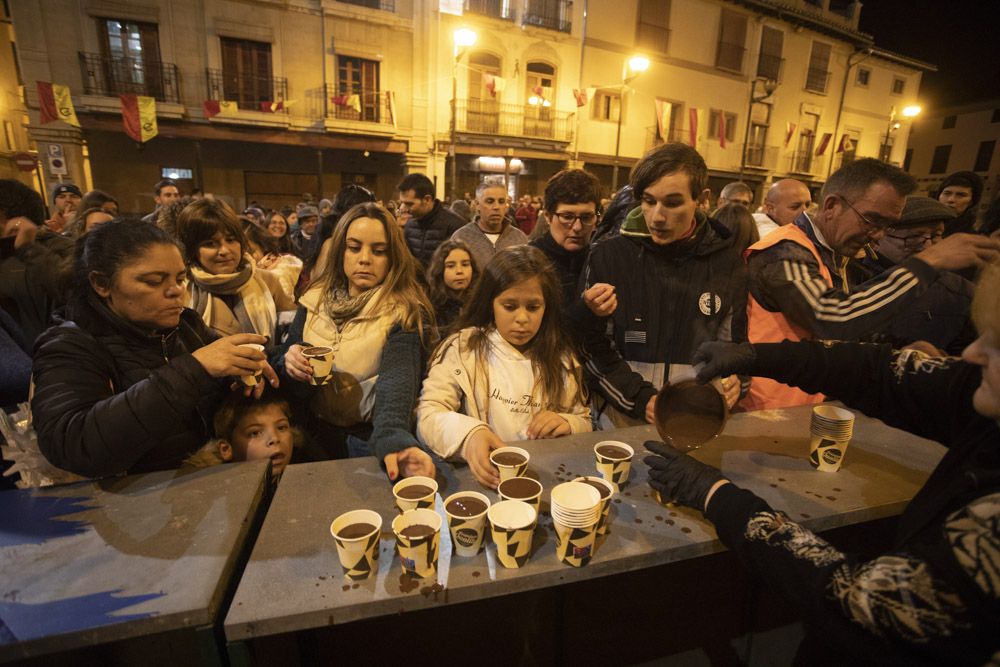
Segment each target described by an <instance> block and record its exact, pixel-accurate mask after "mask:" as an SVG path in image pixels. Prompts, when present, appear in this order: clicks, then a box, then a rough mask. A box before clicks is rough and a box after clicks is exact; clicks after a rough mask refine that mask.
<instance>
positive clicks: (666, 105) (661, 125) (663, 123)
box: [654, 100, 674, 141]
mask: <svg viewBox="0 0 1000 667" xmlns="http://www.w3.org/2000/svg"><path fill="white" fill-rule="evenodd" d="M654 106H655V108H656V131H657V132H658V133H659V136H660V139H661V140H662V141H669V140H670V137H669V136H668V135H669V134H670V115H671V112H672V110H673V108H674V105H673V104H671V103H670V102H667V101H665V100H655V101H654Z"/></svg>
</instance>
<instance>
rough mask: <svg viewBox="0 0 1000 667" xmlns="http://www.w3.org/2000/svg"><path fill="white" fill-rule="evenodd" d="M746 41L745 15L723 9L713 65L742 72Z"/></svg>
mask: <svg viewBox="0 0 1000 667" xmlns="http://www.w3.org/2000/svg"><path fill="white" fill-rule="evenodd" d="M746 41H747V17H746V15H745V14H738V13H736V12H731V11H729V10H727V9H723V10H722V21H721V22H720V24H719V46H718V50H717V51H716V53H715V66H716V67H718V68H719V69H725V70H729V71H731V72H742V71H743V54H744V52H745V51H746V47H745V46H744V45H745V44H746Z"/></svg>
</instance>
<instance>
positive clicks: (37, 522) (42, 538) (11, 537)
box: [0, 490, 93, 549]
mask: <svg viewBox="0 0 1000 667" xmlns="http://www.w3.org/2000/svg"><path fill="white" fill-rule="evenodd" d="M36 494H37V492H36V491H30V490H23V491H20V490H19V491H2V492H0V549H2V548H4V547H12V546H18V545H21V544H43V543H45V542H47V541H48V540H51V539H54V538H57V537H71V536H73V535H79V534H81V533H85V532H86V531H87V530H88V525H89V524H87V522H85V521H72V520H71V521H66V520H60V519H57V517H60V516H65V515H67V514H75V513H77V512H83V511H85V510H88V509H93V506H87V505H85V504H84V503H86V502H88V501H89V500H90V499H89V498H83V497H56V496H43V495H36Z"/></svg>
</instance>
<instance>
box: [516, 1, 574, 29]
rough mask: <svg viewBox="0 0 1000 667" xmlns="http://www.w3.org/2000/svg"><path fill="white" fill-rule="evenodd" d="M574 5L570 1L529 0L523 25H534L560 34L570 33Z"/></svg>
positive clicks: (522, 19)
mask: <svg viewBox="0 0 1000 667" xmlns="http://www.w3.org/2000/svg"><path fill="white" fill-rule="evenodd" d="M572 6H573V3H572V2H571V1H570V0H527V3H526V4H525V7H524V14H523V15H522V17H521V25H533V26H538V27H539V28H548V29H549V30H558V31H559V32H569V31H570V29H571V28H572V27H573V24H572V22H571V21H570V16H572V13H571V12H572Z"/></svg>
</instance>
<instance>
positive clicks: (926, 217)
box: [892, 197, 956, 227]
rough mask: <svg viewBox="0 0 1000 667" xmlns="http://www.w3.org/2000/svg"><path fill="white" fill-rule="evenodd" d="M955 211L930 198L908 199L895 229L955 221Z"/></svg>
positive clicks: (894, 225)
mask: <svg viewBox="0 0 1000 667" xmlns="http://www.w3.org/2000/svg"><path fill="white" fill-rule="evenodd" d="M955 217H956V215H955V209H953V208H951V207H950V206H945V205H944V204H942V203H941V202H939V201H938V200H937V199H931V198H930V197H907V198H906V205H905V206H903V215H902V216H900V218H899V222H896V223H894V224H893V225H892V226H893V227H916V226H918V225H927V224H930V223H934V222H945V221H948V220H954V219H955Z"/></svg>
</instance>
